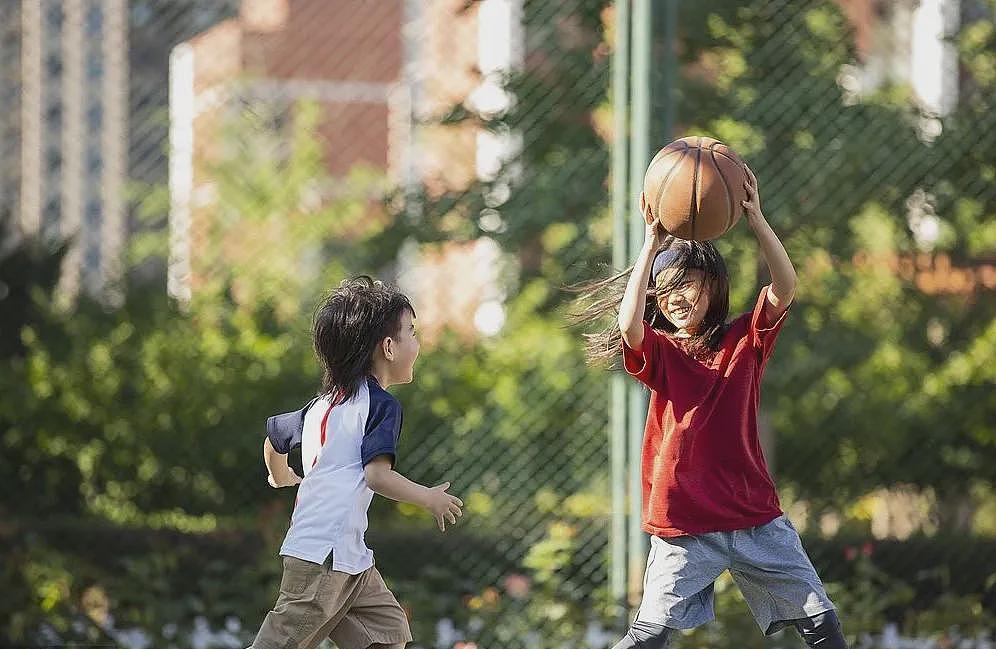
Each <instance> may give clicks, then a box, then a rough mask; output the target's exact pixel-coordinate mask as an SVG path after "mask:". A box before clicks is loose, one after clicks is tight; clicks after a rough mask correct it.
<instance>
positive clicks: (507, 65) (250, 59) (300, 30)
mask: <svg viewBox="0 0 996 649" xmlns="http://www.w3.org/2000/svg"><path fill="white" fill-rule="evenodd" d="M517 1H518V0H516V1H510V0H485V1H484V2H481V3H474V4H471V5H468V4H467V3H465V2H463V1H462V0H439V1H437V2H431V3H423V2H418V1H416V0H381V1H379V2H377V3H374V4H370V3H367V2H363V1H361V0H244V1H243V2H242V4H241V9H240V11H239V14H238V15H237V16H236V17H233V18H231V19H229V20H226V21H224V22H221V23H219V24H217V25H215V26H214V27H212V28H210V29H208V30H206V31H204V32H202V33H200V34H198V35H197V36H195V37H193V38H191V39H189V40H187V41H186V42H184V43H181V44H180V45H178V46H176V47H175V48H174V49H173V51H172V53H171V61H170V129H171V131H170V202H171V207H170V262H169V273H168V285H169V291H170V293H171V294H172V295H174V296H176V297H178V298H180V299H181V300H187V299H189V298H190V297H191V295H192V293H193V292H194V291H196V290H197V286H198V284H199V281H200V280H199V278H200V277H202V276H203V275H204V274H205V273H210V272H211V269H210V268H199V267H198V264H199V263H201V262H200V261H199V260H200V258H201V257H202V255H201V253H200V251H202V250H203V246H204V245H205V242H204V241H203V237H204V236H205V235H204V234H203V233H204V231H205V229H206V224H205V223H204V221H205V220H206V219H210V218H213V217H212V216H211V214H212V213H213V211H212V210H211V209H210V208H211V206H212V204H213V203H214V201H215V200H216V196H215V191H214V187H213V185H214V181H215V179H214V178H213V177H212V171H211V165H212V163H213V162H217V161H218V159H219V157H220V156H221V155H223V153H224V151H223V143H222V142H221V141H220V140H221V133H222V132H223V130H224V129H223V125H224V122H225V120H226V119H229V118H231V116H232V115H233V113H234V112H237V110H238V109H239V107H240V106H243V105H245V104H247V103H250V104H258V103H259V102H263V103H266V104H269V105H270V106H273V107H276V109H277V110H276V111H275V113H276V114H277V115H278V116H281V115H282V116H283V118H285V119H287V120H292V119H293V117H294V110H293V108H294V105H295V104H296V103H298V102H301V101H309V102H313V103H316V104H318V105H319V107H320V110H321V118H320V124H319V127H318V134H319V137H320V139H321V142H322V146H323V149H324V153H325V161H326V164H327V167H328V171H329V173H330V174H331V175H332V176H333V177H335V178H343V177H344V176H345V175H346V174H347V173H348V172H349V170H350V169H351V168H353V167H354V166H356V165H366V166H369V167H373V168H375V169H378V170H381V171H382V172H383V173H384V174H386V176H387V177H388V179H389V180H390V182H391V184H393V185H394V186H398V187H412V188H414V187H415V186H425V187H426V188H427V189H428V191H429V192H430V193H434V194H440V193H443V192H445V191H459V190H461V189H463V188H466V187H468V186H469V185H470V184H471V183H472V182H474V181H475V180H476V179H477V178H478V177H479V176H482V175H485V174H488V173H491V174H493V173H494V169H496V168H497V166H498V158H499V156H505V157H507V156H508V155H509V152H510V151H511V150H512V147H514V140H513V139H510V138H508V137H498V136H493V135H490V134H486V133H483V132H481V131H480V129H476V128H474V127H471V126H466V127H453V126H452V125H446V126H438V125H431V124H426V123H424V122H425V121H426V120H429V119H431V118H433V117H438V116H440V115H443V114H445V113H447V112H449V111H450V110H451V109H452V108H453V107H454V106H456V105H459V104H460V103H461V102H463V101H465V100H467V99H468V97H470V96H471V95H472V94H473V93H474V92H475V91H478V92H477V97H478V101H479V102H490V103H489V104H487V105H491V106H494V107H495V108H496V109H497V108H500V104H501V102H502V101H507V98H505V97H504V95H503V94H502V92H501V90H500V88H499V87H498V85H497V75H500V74H502V73H504V72H506V71H508V70H509V69H511V67H512V65H513V64H514V62H515V61H516V60H521V45H517V44H516V42H515V36H514V34H515V27H516V25H517V22H518V21H517V20H515V19H514V17H515V16H516V13H515V12H516V11H517V10H516V5H517ZM481 15H484V18H485V19H486V20H489V21H490V22H488V24H487V26H488V27H490V29H486V28H485V27H486V25H485V24H484V22H483V21H482V19H481V18H480V16H481ZM502 19H504V20H502ZM519 39H520V41H521V36H520V37H519ZM482 88H484V89H485V90H486V91H485V92H484V93H483V94H482V93H481V92H480V89H482ZM488 90H489V91H488ZM483 249H490V248H488V247H487V246H484V248H482V247H481V246H452V247H450V248H449V249H447V250H445V251H439V250H433V251H430V252H428V253H426V254H420V253H419V252H418V251H410V252H411V254H407V255H405V256H404V259H402V260H401V264H402V266H403V267H402V268H401V269H400V270H399V272H398V275H399V277H409V278H410V277H419V276H430V275H431V276H436V275H444V276H449V277H450V278H451V281H449V282H446V283H444V284H442V285H440V284H436V283H428V282H416V283H414V284H413V283H411V282H408V283H407V285H406V287H405V288H406V289H407V290H409V291H411V292H412V293H413V297H414V299H415V302H416V303H417V304H430V303H431V304H433V305H436V304H439V305H443V307H445V306H447V305H451V304H454V301H453V300H450V299H447V295H455V294H457V293H460V294H464V295H472V296H478V297H477V298H475V299H474V300H472V301H476V302H478V304H477V305H476V306H473V308H472V309H471V313H473V312H474V309H476V308H477V307H479V306H480V304H481V303H483V302H486V301H488V300H487V298H484V297H480V296H487V295H492V294H495V293H496V292H495V290H493V289H489V288H487V287H488V286H492V287H493V285H494V282H495V274H494V272H492V271H491V270H490V269H491V268H492V267H493V266H494V264H481V263H479V262H477V263H473V264H470V263H469V259H470V258H474V259H477V258H478V257H480V255H481V254H482V252H481V251H482V250H483ZM465 257H467V258H466V259H465ZM468 266H470V267H473V268H476V269H477V272H472V273H469V274H468V273H466V272H462V271H463V269H465V268H466V267H468ZM482 269H483V270H482ZM465 308H466V305H464V304H462V303H461V308H460V309H459V312H458V313H450V311H453V310H454V309H448V308H439V309H436V308H429V309H425V310H424V312H425V313H426V316H425V317H423V318H421V320H420V326H421V327H422V329H423V330H428V331H431V330H432V329H433V328H435V327H436V326H441V325H442V324H443V323H444V322H449V323H458V322H460V321H461V320H462V321H468V318H467V317H466V310H465ZM488 308H490V309H492V311H493V306H490V307H488ZM420 313H421V312H420ZM470 322H471V326H473V324H472V320H471V321H470Z"/></svg>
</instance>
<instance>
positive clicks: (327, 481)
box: [266, 377, 401, 575]
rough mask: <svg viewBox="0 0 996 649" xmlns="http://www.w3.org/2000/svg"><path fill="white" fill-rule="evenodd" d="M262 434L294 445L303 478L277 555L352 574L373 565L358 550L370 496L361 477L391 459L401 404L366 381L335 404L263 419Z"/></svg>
mask: <svg viewBox="0 0 996 649" xmlns="http://www.w3.org/2000/svg"><path fill="white" fill-rule="evenodd" d="M266 434H267V436H268V437H269V438H270V443H271V444H273V448H275V449H276V450H277V452H279V453H287V452H289V451H290V450H291V449H292V448H295V447H297V446H300V447H301V461H302V465H303V467H304V479H303V480H302V481H301V484H300V486H299V487H298V492H297V503H296V504H295V505H294V513H293V515H292V516H291V523H290V529H288V530H287V536H286V537H285V538H284V543H283V546H281V548H280V554H281V555H282V556H289V557H295V558H297V559H303V560H304V561H311V562H312V563H318V564H323V563H325V561H326V559H327V558H328V556H329V553H330V552H331V553H332V569H333V570H338V571H340V572H345V573H348V574H351V575H356V574H359V573H361V572H363V571H364V570H367V569H368V568H370V567H371V566H373V552H371V551H370V549H369V548H368V547H367V546H366V543H365V541H364V538H363V536H364V533H365V532H366V529H367V509H368V508H369V507H370V501H371V500H372V499H373V491H371V490H370V488H369V487H368V486H367V481H366V476H365V475H364V473H363V467H365V466H366V465H367V464H368V463H369V462H370V461H371V460H373V459H374V458H375V457H377V456H379V455H387V456H390V458H391V465H392V466H393V465H394V460H395V458H396V456H397V451H396V449H397V445H398V436H399V435H400V434H401V404H400V403H399V402H398V400H397V399H395V398H394V397H393V396H391V395H390V394H389V393H388V392H387V391H386V390H384V389H383V388H382V387H380V385H379V384H378V383H377V381H376V379H374V378H372V377H370V378H368V379H367V380H366V381H364V382H363V383H362V384H361V385H360V388H359V390H357V392H356V395H355V396H353V397H352V398H351V399H348V400H346V401H343V402H341V403H340V402H339V400H338V399H336V398H335V397H334V396H333V397H318V398H316V399H313V400H312V401H311V402H309V403H308V404H307V405H306V406H305V407H304V408H302V409H300V410H297V411H295V412H289V413H285V414H282V415H276V416H275V417H270V418H269V419H268V420H267V421H266Z"/></svg>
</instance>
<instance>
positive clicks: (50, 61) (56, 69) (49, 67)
mask: <svg viewBox="0 0 996 649" xmlns="http://www.w3.org/2000/svg"><path fill="white" fill-rule="evenodd" d="M45 71H46V72H48V76H50V77H52V78H57V77H59V76H61V75H62V59H61V58H60V57H59V56H58V55H57V54H49V55H48V56H47V57H46V58H45Z"/></svg>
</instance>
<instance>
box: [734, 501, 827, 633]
mask: <svg viewBox="0 0 996 649" xmlns="http://www.w3.org/2000/svg"><path fill="white" fill-rule="evenodd" d="M732 534H733V537H732V538H733V566H732V567H731V568H730V574H731V575H733V580H734V581H735V582H736V583H737V585H738V586H739V587H740V591H741V592H742V593H743V595H744V599H745V600H747V605H748V606H749V607H750V610H751V612H752V613H753V614H754V619H755V620H756V621H757V624H758V626H759V627H760V628H761V631H762V632H764V633H765V634H766V635H771V634H772V633H775V632H777V631H779V630H781V629H783V628H785V627H786V626H796V627H797V628H799V632H800V633H802V634H803V638H804V639H806V641H807V642H809V640H810V638H812V639H814V640H815V639H818V637H823V638H832V637H833V630H834V629H836V630H837V634H838V635H840V639H841V642H842V641H843V635H842V634H840V624H839V622H837V621H836V620H837V616H836V614H834V613H833V611H834V604H833V602H832V601H830V598H829V597H828V596H827V593H826V590H825V589H824V587H823V582H822V581H821V580H820V577H819V575H818V574H816V569H815V568H814V567H813V564H812V562H811V561H810V560H809V556H808V555H807V554H806V551H805V550H804V549H803V547H802V541H801V540H800V538H799V534H798V532H796V531H795V528H794V527H793V526H792V523H791V522H790V521H789V520H788V518H787V517H785V516H779V517H778V518H776V519H775V520H773V521H771V522H770V523H768V524H766V525H760V526H758V527H752V528H748V529H744V530H737V531H736V532H733V533H732ZM821 642H822V643H823V644H817V645H815V646H817V647H820V648H821V649H822V648H823V647H828V648H830V647H833V648H834V649H837V646H838V645H836V644H826V643H827V642H828V640H827V639H824V640H821ZM840 646H841V647H843V646H844V645H843V644H842V645H840Z"/></svg>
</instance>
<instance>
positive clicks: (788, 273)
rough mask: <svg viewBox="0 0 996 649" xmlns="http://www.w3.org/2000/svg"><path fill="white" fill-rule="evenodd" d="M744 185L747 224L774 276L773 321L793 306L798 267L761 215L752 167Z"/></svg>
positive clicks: (770, 314)
mask: <svg viewBox="0 0 996 649" xmlns="http://www.w3.org/2000/svg"><path fill="white" fill-rule="evenodd" d="M744 186H745V187H746V188H747V197H748V200H746V201H744V203H743V205H744V208H745V210H746V214H747V225H748V226H750V229H751V230H753V231H754V235H755V236H757V241H758V243H759V244H760V247H761V256H762V257H763V258H764V263H765V264H767V265H768V272H769V273H770V274H771V290H769V291H768V306H770V307H771V310H770V311H769V312H768V317H769V318H770V320H771V321H774V320H777V319H778V317H779V316H781V314H782V313H784V312H785V309H787V308H788V307H789V305H790V304H791V303H792V298H794V297H795V287H796V283H797V280H798V278H797V276H796V273H795V267H794V266H792V260H791V259H789V256H788V253H787V252H785V247H784V246H783V245H782V242H781V241H780V240H779V239H778V235H776V234H775V231H774V230H772V229H771V226H770V225H768V221H767V220H766V219H765V218H764V214H762V213H761V198H760V196H759V194H758V191H757V178H755V177H754V172H753V171H751V170H750V168H747V181H746V182H745V183H744Z"/></svg>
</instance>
